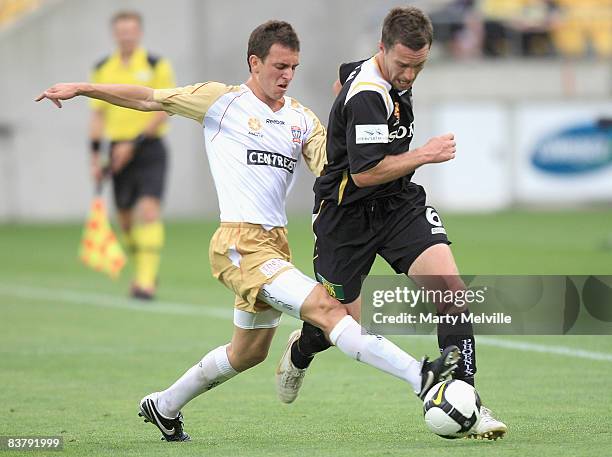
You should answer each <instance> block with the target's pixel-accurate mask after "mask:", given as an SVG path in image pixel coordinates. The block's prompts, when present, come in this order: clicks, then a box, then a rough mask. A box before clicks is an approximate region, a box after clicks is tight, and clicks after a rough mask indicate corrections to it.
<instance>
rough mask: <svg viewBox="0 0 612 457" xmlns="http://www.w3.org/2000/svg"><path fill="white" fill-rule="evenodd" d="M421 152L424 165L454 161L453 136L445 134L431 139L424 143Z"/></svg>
mask: <svg viewBox="0 0 612 457" xmlns="http://www.w3.org/2000/svg"><path fill="white" fill-rule="evenodd" d="M421 150H422V154H423V161H424V162H425V163H440V162H446V161H448V160H451V159H454V158H455V153H456V151H457V143H456V142H455V135H454V134H452V133H446V134H444V135H441V136H436V137H433V138H431V139H430V140H429V141H428V142H427V143H425V145H424V146H423V147H422V148H421Z"/></svg>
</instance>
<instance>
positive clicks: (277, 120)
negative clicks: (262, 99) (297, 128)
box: [266, 119, 285, 125]
mask: <svg viewBox="0 0 612 457" xmlns="http://www.w3.org/2000/svg"><path fill="white" fill-rule="evenodd" d="M266 124H276V125H285V121H281V120H280V119H266Z"/></svg>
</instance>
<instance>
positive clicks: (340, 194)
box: [338, 170, 348, 205]
mask: <svg viewBox="0 0 612 457" xmlns="http://www.w3.org/2000/svg"><path fill="white" fill-rule="evenodd" d="M347 183H348V170H344V171H343V172H342V181H340V187H339V188H338V205H339V204H340V203H342V197H343V196H344V188H345V187H346V184H347Z"/></svg>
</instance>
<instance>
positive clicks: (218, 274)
mask: <svg viewBox="0 0 612 457" xmlns="http://www.w3.org/2000/svg"><path fill="white" fill-rule="evenodd" d="M208 255H209V257H210V266H211V269H212V274H213V276H214V277H215V278H216V279H218V280H219V281H221V283H222V284H223V285H225V286H226V287H228V288H229V289H231V290H233V291H234V293H235V294H236V301H235V303H234V306H235V307H236V308H237V309H240V310H242V311H246V312H249V313H257V312H260V311H265V310H267V309H269V308H270V305H268V304H267V303H264V302H262V301H260V300H257V294H259V289H261V287H262V286H263V285H264V284H269V283H271V282H272V281H274V279H276V277H277V276H278V275H279V274H281V273H283V272H285V271H287V270H289V269H291V268H295V267H294V266H293V265H292V264H291V251H290V250H289V242H288V240H287V229H286V228H285V227H275V228H273V229H272V230H266V229H264V228H263V227H262V226H261V225H258V224H249V223H246V222H222V223H221V226H220V227H219V228H218V229H217V231H216V232H215V234H214V235H213V237H212V239H211V240H210V248H209V251H208Z"/></svg>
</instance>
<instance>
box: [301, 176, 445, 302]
mask: <svg viewBox="0 0 612 457" xmlns="http://www.w3.org/2000/svg"><path fill="white" fill-rule="evenodd" d="M319 208H320V209H319V212H318V214H317V215H315V216H316V217H315V218H314V221H313V230H314V233H315V237H316V241H315V249H314V260H313V263H314V270H315V274H316V277H317V280H318V281H319V282H320V283H322V284H323V285H324V286H325V287H326V289H327V290H328V291H329V292H330V295H332V296H334V297H335V298H336V299H338V300H339V301H341V302H343V303H350V302H352V301H354V300H355V299H356V298H357V297H358V296H359V294H360V291H361V281H362V277H363V276H367V275H368V273H369V272H370V268H372V264H373V263H374V260H375V258H376V254H379V255H380V256H381V257H383V258H384V259H385V260H386V261H387V263H389V265H391V267H392V268H393V269H394V270H395V272H396V273H403V274H406V273H407V272H408V269H409V268H410V266H411V265H412V263H413V262H414V261H415V260H416V258H417V257H418V256H419V255H420V254H421V253H422V252H423V251H425V250H426V249H427V248H428V247H430V246H433V245H434V244H439V243H444V244H451V243H450V241H449V240H448V238H447V236H446V230H445V229H444V225H443V224H442V220H441V219H440V216H439V215H438V213H437V212H436V210H435V209H434V208H432V207H431V206H426V205H425V191H424V190H423V188H422V187H421V186H418V185H414V184H413V185H411V186H410V192H406V193H402V194H397V195H394V196H392V197H387V198H380V199H376V200H369V201H366V200H361V201H358V202H356V203H354V204H350V205H346V206H337V205H336V204H335V202H325V201H324V202H323V203H322V204H320V206H319Z"/></svg>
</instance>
